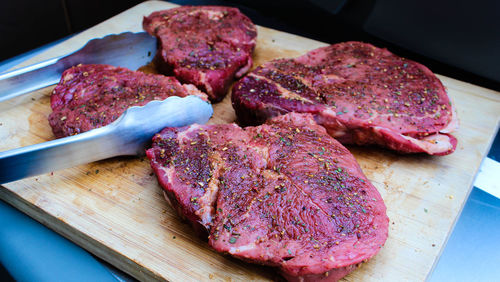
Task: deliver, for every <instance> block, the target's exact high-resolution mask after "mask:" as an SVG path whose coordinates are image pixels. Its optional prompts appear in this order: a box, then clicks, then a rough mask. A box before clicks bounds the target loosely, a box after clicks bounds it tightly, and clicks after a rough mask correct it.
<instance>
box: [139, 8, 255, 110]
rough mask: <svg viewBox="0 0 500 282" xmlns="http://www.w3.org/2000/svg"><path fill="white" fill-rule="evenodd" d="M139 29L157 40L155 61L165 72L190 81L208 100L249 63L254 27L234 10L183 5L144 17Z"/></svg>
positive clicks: (223, 91) (219, 96) (215, 98)
mask: <svg viewBox="0 0 500 282" xmlns="http://www.w3.org/2000/svg"><path fill="white" fill-rule="evenodd" d="M142 25H143V28H144V30H146V31H147V32H148V33H150V34H151V35H154V36H156V37H158V38H159V41H160V43H161V48H160V49H159V51H158V53H157V55H156V63H157V64H159V67H160V69H161V71H162V72H163V73H165V74H174V75H175V76H176V77H177V78H178V79H179V80H181V81H184V82H188V83H192V84H194V85H196V86H197V87H198V88H199V89H200V90H202V91H204V92H206V93H207V94H208V96H209V98H210V100H212V101H219V100H222V98H224V96H225V95H226V93H227V91H228V89H229V86H230V84H231V82H233V79H234V78H235V77H236V78H239V77H241V76H242V75H243V74H245V73H246V72H247V71H248V70H249V69H250V67H251V66H252V52H253V49H254V47H255V38H256V37H257V30H256V28H255V25H254V24H253V23H252V21H250V19H248V18H247V17H246V16H245V15H243V14H242V13H241V12H240V11H239V10H238V9H237V8H230V7H218V6H183V7H178V8H174V9H170V10H164V11H157V12H154V13H152V14H151V15H149V16H147V17H144V20H143V23H142Z"/></svg>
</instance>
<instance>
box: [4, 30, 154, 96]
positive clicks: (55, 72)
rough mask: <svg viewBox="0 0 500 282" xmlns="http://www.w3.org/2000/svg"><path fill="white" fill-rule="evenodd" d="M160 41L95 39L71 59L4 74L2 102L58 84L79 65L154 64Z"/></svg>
mask: <svg viewBox="0 0 500 282" xmlns="http://www.w3.org/2000/svg"><path fill="white" fill-rule="evenodd" d="M155 51H156V39H155V38H154V37H152V36H150V35H149V34H147V33H145V32H138V33H132V32H124V33H120V34H111V35H107V36H105V37H103V38H95V39H92V40H90V41H89V42H87V44H85V46H83V47H82V48H81V49H79V50H77V51H76V52H73V53H71V54H69V55H66V56H62V57H57V58H53V59H50V60H47V61H44V62H41V63H38V64H35V65H31V66H28V67H24V68H21V69H17V70H14V71H11V72H8V73H4V74H0V102H2V101H5V100H8V99H11V98H14V97H17V96H20V95H22V94H24V93H29V92H31V91H34V90H37V89H40V88H44V87H47V86H50V85H52V84H56V83H57V82H58V81H59V79H60V78H61V74H62V73H63V71H64V70H66V69H68V68H70V67H72V66H76V65H78V64H108V65H113V66H120V67H124V68H129V69H133V70H135V69H137V68H139V67H141V66H144V65H146V64H147V63H149V62H150V61H151V58H152V55H153V54H154V53H155Z"/></svg>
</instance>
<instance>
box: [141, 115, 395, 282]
mask: <svg viewBox="0 0 500 282" xmlns="http://www.w3.org/2000/svg"><path fill="white" fill-rule="evenodd" d="M147 156H148V157H149V159H150V160H151V166H152V167H153V169H154V171H155V173H156V174H157V176H158V180H159V182H160V185H161V186H162V187H163V188H164V191H165V193H166V196H167V200H169V202H170V203H171V205H172V206H173V207H174V208H176V209H177V211H178V213H179V214H180V215H181V216H182V217H184V218H187V219H188V220H189V221H190V222H191V223H192V225H193V226H194V227H195V228H196V229H197V230H201V231H206V232H200V234H203V233H205V236H206V234H207V232H208V234H209V244H210V246H212V247H213V248H214V249H215V250H217V251H219V252H223V253H228V254H231V255H232V256H235V257H237V258H240V259H243V260H245V261H250V262H255V263H259V264H265V265H271V266H275V267H278V268H279V270H280V272H281V273H282V275H283V276H284V277H285V278H287V279H288V280H290V281H304V280H305V281H318V280H321V281H336V280H338V279H340V278H341V277H343V276H345V275H347V274H348V273H349V272H351V271H352V270H354V269H355V268H356V266H357V265H358V264H360V263H362V262H365V261H366V260H368V259H370V258H371V257H372V256H374V255H375V254H376V253H377V252H378V251H379V250H380V248H381V247H382V245H383V244H384V243H385V240H386V239H387V231H388V218H387V216H386V208H385V205H384V202H383V200H382V198H381V197H380V194H379V193H378V191H377V190H376V189H375V187H373V185H372V184H371V183H370V182H369V181H368V179H367V178H366V177H365V175H364V174H363V172H362V171H361V169H360V168H359V166H358V164H357V162H356V160H355V159H354V157H353V156H352V155H351V154H350V153H349V151H348V150H347V149H346V148H344V147H343V146H342V145H341V144H340V143H338V142H337V141H336V140H335V139H333V138H332V137H330V136H329V135H328V134H327V133H326V130H325V129H324V128H323V127H321V126H319V125H317V124H316V123H315V122H314V120H313V118H312V116H311V115H309V114H297V113H290V114H287V115H283V116H279V117H276V118H274V119H271V120H270V121H268V122H267V123H266V124H264V125H261V126H257V127H246V128H244V129H242V128H240V127H238V126H237V125H235V124H224V125H192V126H189V127H182V128H166V129H164V130H163V131H162V132H161V133H159V134H157V135H156V136H155V137H154V138H153V145H152V148H151V149H149V150H148V151H147ZM300 279H304V280H300Z"/></svg>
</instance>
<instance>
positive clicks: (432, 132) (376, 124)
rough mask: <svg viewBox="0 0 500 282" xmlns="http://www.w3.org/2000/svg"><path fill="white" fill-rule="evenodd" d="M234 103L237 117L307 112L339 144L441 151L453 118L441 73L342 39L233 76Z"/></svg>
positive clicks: (451, 142) (450, 146)
mask: <svg viewBox="0 0 500 282" xmlns="http://www.w3.org/2000/svg"><path fill="white" fill-rule="evenodd" d="M232 103H233V107H234V109H235V110H236V114H237V116H238V118H239V120H240V121H241V122H242V123H246V124H255V123H259V122H263V121H264V120H266V119H267V118H270V117H273V116H276V115H279V114H284V113H287V112H292V111H294V112H303V113H312V114H314V117H315V119H316V121H317V122H318V123H319V124H321V125H322V126H324V127H325V128H326V130H327V131H328V133H330V135H332V136H333V137H335V138H336V139H337V140H339V141H340V142H342V143H344V144H353V143H354V144H358V145H363V144H378V145H380V146H384V147H387V148H390V149H392V150H396V151H399V152H404V153H417V152H425V153H428V154H431V155H446V154H450V153H452V152H453V151H454V150H455V147H456V143H457V140H456V139H455V137H453V136H452V135H450V134H448V133H449V132H451V131H453V130H454V129H455V128H456V127H457V125H458V121H457V119H456V116H455V111H454V109H453V107H452V104H451V101H450V99H449V98H448V95H447V93H446V90H445V88H444V86H443V84H442V83H441V81H440V80H439V79H438V78H437V77H436V76H435V75H434V74H433V73H432V72H431V71H430V70H429V69H428V68H426V67H425V66H423V65H421V64H419V63H416V62H414V61H411V60H408V59H405V58H401V57H398V56H396V55H394V54H392V53H391V52H389V51H387V50H386V49H380V48H376V47H374V46H373V45H370V44H366V43H361V42H346V43H339V44H334V45H331V46H327V47H323V48H319V49H315V50H313V51H310V52H309V53H307V54H305V55H303V56H301V57H298V58H295V59H277V60H273V61H271V62H268V63H265V64H263V65H261V66H259V67H258V68H257V69H255V70H254V71H252V72H251V73H249V74H248V75H247V76H246V77H244V78H243V79H241V80H240V81H238V82H237V83H236V84H235V85H234V86H233V90H232Z"/></svg>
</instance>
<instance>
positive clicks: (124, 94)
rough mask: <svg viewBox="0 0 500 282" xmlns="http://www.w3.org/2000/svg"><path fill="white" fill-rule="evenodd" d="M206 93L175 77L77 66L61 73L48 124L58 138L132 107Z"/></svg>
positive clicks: (95, 125)
mask: <svg viewBox="0 0 500 282" xmlns="http://www.w3.org/2000/svg"><path fill="white" fill-rule="evenodd" d="M188 95H196V96H199V97H201V98H203V99H206V97H207V96H206V94H204V93H202V92H200V91H199V90H198V89H197V88H196V87H195V86H193V85H189V84H184V85H182V84H180V83H179V81H177V79H175V78H174V77H166V76H163V75H155V74H145V73H142V72H138V71H131V70H129V69H125V68H120V67H114V66H110V65H78V66H75V67H72V68H69V69H67V70H66V71H64V73H63V74H62V77H61V80H60V81H59V84H58V85H57V86H56V87H55V88H54V91H53V92H52V95H51V97H50V104H51V107H52V113H51V114H50V115H49V123H50V126H51V127H52V131H53V132H54V135H55V136H56V137H57V138H60V137H65V136H70V135H75V134H78V133H82V132H85V131H89V130H91V129H94V128H98V127H102V126H105V125H108V124H109V123H111V122H113V121H115V120H116V119H117V118H118V117H120V116H121V115H122V114H123V112H125V110H126V109H127V108H129V107H132V106H143V105H145V104H147V103H148V102H150V101H152V100H164V99H167V98H168V97H170V96H180V97H185V96H188Z"/></svg>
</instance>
